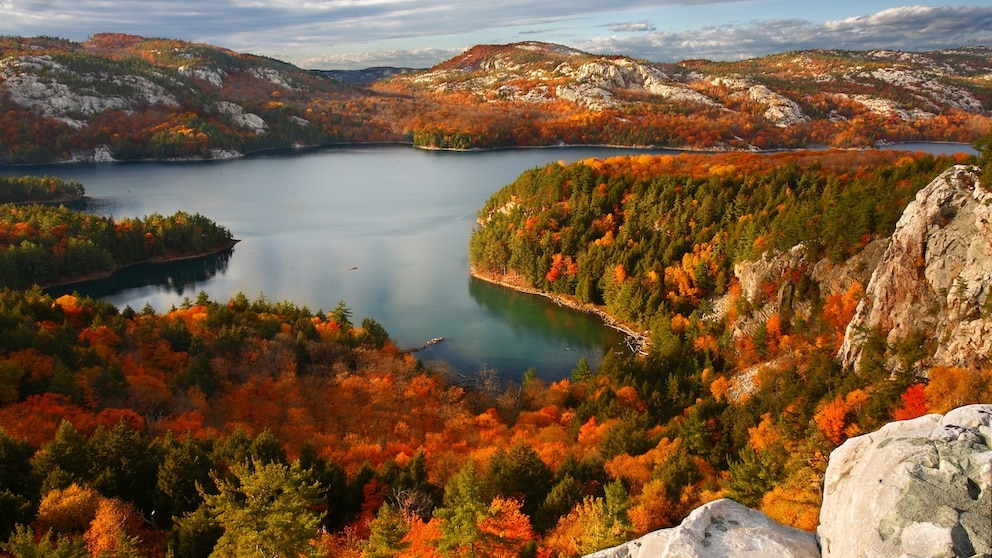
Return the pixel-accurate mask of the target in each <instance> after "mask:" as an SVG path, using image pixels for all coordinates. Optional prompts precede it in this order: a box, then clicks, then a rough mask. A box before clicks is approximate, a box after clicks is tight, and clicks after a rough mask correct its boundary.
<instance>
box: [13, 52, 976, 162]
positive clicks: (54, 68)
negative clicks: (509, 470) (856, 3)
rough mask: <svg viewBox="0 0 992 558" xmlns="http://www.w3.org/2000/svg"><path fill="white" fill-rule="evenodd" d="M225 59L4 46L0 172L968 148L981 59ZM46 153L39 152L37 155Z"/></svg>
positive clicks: (872, 55) (861, 55)
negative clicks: (372, 156) (512, 154)
mask: <svg viewBox="0 0 992 558" xmlns="http://www.w3.org/2000/svg"><path fill="white" fill-rule="evenodd" d="M391 73H392V71H391V70H389V71H383V72H373V71H370V72H365V73H363V74H361V77H360V78H359V80H360V82H361V83H359V84H349V83H346V82H345V81H341V80H337V79H328V78H327V77H323V76H326V75H338V76H339V77H345V76H347V77H348V79H351V78H352V77H354V76H356V75H357V74H333V73H330V74H329V73H327V72H308V71H304V70H301V69H299V68H296V67H293V66H291V65H289V64H286V63H283V62H280V61H277V60H273V59H270V58H263V57H258V56H252V55H247V54H239V53H235V52H232V51H230V50H226V49H223V48H220V47H214V46H210V45H202V44H192V43H185V42H181V41H175V40H168V39H146V38H142V37H135V36H130V35H120V34H101V35H96V36H94V37H93V38H91V39H90V40H88V41H86V42H84V43H74V42H70V41H65V40H59V39H52V38H43V37H42V38H19V37H5V38H2V39H0V102H2V104H3V106H4V107H5V110H4V111H3V114H0V162H3V163H41V162H50V161H67V160H97V161H103V160H130V159H188V158H223V157H236V156H240V155H242V154H246V153H251V152H255V151H259V150H263V149H273V148H283V149H285V148H299V147H309V146H320V145H328V144H334V143H341V142H359V143H361V142H380V141H395V142H408V143H412V144H414V145H417V146H421V147H427V148H445V149H471V148H491V147H506V146H535V145H558V144H589V143H594V144H614V145H630V146H633V145H641V146H643V145H655V146H664V147H678V148H692V149H707V150H714V149H717V150H753V149H770V148H782V147H803V146H808V145H833V146H840V147H857V146H866V145H872V144H875V143H877V142H885V141H907V140H910V141H915V140H931V141H964V142H971V141H973V140H975V139H977V138H978V137H979V136H981V135H982V134H984V133H986V132H987V131H988V130H989V129H990V115H989V109H990V107H992V82H990V78H989V76H990V75H992V50H990V49H988V48H981V47H975V48H962V49H957V50H953V51H939V52H930V53H905V52H892V51H873V52H846V51H808V52H794V53H786V54H780V55H774V56H768V57H764V58H760V59H755V60H748V61H742V62H736V63H716V62H708V61H702V60H694V61H686V62H682V63H679V64H656V63H651V62H647V61H643V60H634V59H630V58H626V57H622V56H598V55H594V54H589V53H584V52H581V51H577V50H574V49H571V48H567V47H563V46H560V45H552V44H546V43H536V42H526V43H515V44H510V45H488V46H477V47H474V48H472V49H470V50H468V51H466V52H465V53H464V54H462V55H460V56H458V57H455V58H453V59H451V60H448V61H446V62H444V63H442V64H439V65H438V66H436V67H434V68H431V69H429V70H423V71H409V72H407V71H404V72H403V73H401V74H399V75H394V76H392V77H383V78H382V79H379V80H378V81H375V82H373V83H370V84H367V85H365V82H367V80H368V79H369V76H377V75H379V76H388V75H389V74H391ZM40 138H45V141H41V140H40Z"/></svg>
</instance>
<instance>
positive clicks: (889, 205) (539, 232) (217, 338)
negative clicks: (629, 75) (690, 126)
mask: <svg viewBox="0 0 992 558" xmlns="http://www.w3.org/2000/svg"><path fill="white" fill-rule="evenodd" d="M988 139H989V138H986V143H985V145H988V141H987V140H988ZM990 155H992V152H988V151H986V152H985V153H984V154H983V157H982V158H980V159H977V160H976V159H974V158H964V157H961V158H956V159H955V158H935V157H931V156H928V155H924V154H921V153H905V152H900V153H896V152H883V151H864V152H853V153H852V152H833V151H822V152H804V153H784V154H777V155H757V154H749V153H722V154H711V155H702V154H693V155H690V154H685V155H680V156H667V155H644V156H636V157H618V158H611V159H608V160H605V161H604V160H587V161H581V162H578V163H575V164H569V165H565V164H557V163H555V164H551V165H548V166H546V167H543V168H538V169H534V170H532V171H528V172H526V173H524V174H523V175H522V176H521V177H520V179H519V180H518V181H516V182H515V183H514V184H511V185H509V186H508V187H507V188H506V189H504V190H503V191H501V192H498V193H497V194H495V195H494V197H493V199H492V200H490V202H489V203H488V204H487V205H486V207H485V208H483V210H481V211H480V214H479V223H480V224H479V232H478V233H476V235H475V236H474V238H473V242H472V249H471V250H472V254H471V257H472V261H473V263H474V264H475V265H476V266H477V267H478V266H479V265H488V264H487V263H486V262H490V263H492V262H495V264H494V265H495V268H494V269H489V273H491V274H495V273H504V272H506V273H507V274H509V273H511V272H513V273H514V275H515V276H516V277H517V278H518V279H520V280H526V279H527V278H528V277H530V275H531V274H532V273H533V274H534V276H535V277H536V282H535V283H534V285H536V286H538V287H539V288H540V289H542V290H548V291H551V292H554V293H556V296H562V297H566V296H567V297H569V298H570V299H572V300H579V301H586V302H583V304H595V303H600V304H603V303H605V307H606V308H607V309H609V310H610V312H615V313H616V314H617V315H618V316H622V317H623V318H624V319H628V320H630V321H631V323H632V324H633V325H634V326H635V327H643V325H642V324H643V323H647V325H648V327H649V331H647V332H646V335H647V336H648V337H650V339H651V341H652V343H651V346H650V347H649V350H648V354H647V355H646V356H645V357H643V358H641V357H635V356H633V355H630V354H627V353H624V352H618V351H614V352H610V353H609V354H607V355H606V356H605V358H604V361H603V363H602V365H601V367H600V368H599V369H598V370H592V369H590V368H589V367H588V365H586V364H585V363H583V362H579V363H577V365H576V368H575V370H573V373H572V376H571V378H568V379H563V380H560V381H556V382H552V383H545V382H543V381H542V380H540V379H538V378H536V377H533V376H531V375H525V376H524V378H523V379H522V381H521V382H520V383H508V384H506V385H494V383H493V382H492V381H491V378H487V377H486V376H485V375H483V374H480V376H479V378H477V379H476V381H475V382H474V383H471V384H468V385H454V384H453V383H452V378H450V377H447V376H446V375H445V374H444V373H443V372H440V371H437V370H432V369H430V368H429V367H426V366H425V365H424V364H423V363H420V362H417V361H416V359H415V358H414V357H413V355H411V354H408V353H403V352H401V351H398V350H397V348H396V347H395V345H394V344H393V343H392V342H391V341H390V340H389V336H388V333H387V332H386V330H385V329H384V328H383V327H382V326H381V325H379V324H378V323H376V322H375V321H373V320H370V319H365V320H363V321H362V323H361V324H360V325H358V324H355V323H353V322H352V317H351V312H350V310H349V309H348V308H347V306H346V305H345V304H344V303H343V302H342V303H340V304H339V305H338V306H337V307H336V308H334V309H333V310H332V311H330V312H326V313H325V312H324V311H322V310H318V311H316V312H312V311H311V310H309V309H307V308H300V307H298V306H295V305H294V304H292V303H290V302H278V303H274V302H271V301H268V300H266V299H265V298H264V297H263V296H261V295H260V296H259V297H258V298H257V299H256V300H253V301H252V300H249V299H248V298H247V297H245V296H244V295H238V296H236V297H234V298H232V299H231V300H229V301H226V302H217V301H211V300H210V299H209V297H208V296H207V295H206V294H204V293H201V294H200V295H199V296H198V297H197V298H196V300H189V299H188V300H186V301H185V302H184V303H183V304H182V305H180V307H179V308H173V309H170V310H169V311H167V312H164V313H161V314H157V313H155V312H154V310H153V309H151V308H150V307H147V308H145V309H143V310H141V311H140V312H136V311H135V310H134V309H131V308H124V309H117V308H114V307H112V306H110V305H109V304H105V303H101V302H97V301H94V300H90V299H85V298H81V297H77V296H63V297H58V298H52V297H51V296H48V295H45V294H43V293H41V292H40V291H38V290H37V289H30V290H22V291H14V290H7V289H4V290H0V541H4V540H5V541H6V542H0V549H2V551H3V552H7V553H9V554H11V555H14V556H33V555H39V554H45V553H51V552H55V549H58V552H59V555H63V556H73V557H79V558H84V557H87V556H99V555H101V553H102V552H107V551H108V549H114V552H116V553H118V554H120V555H127V556H164V555H169V554H170V553H171V554H174V555H177V556H178V555H182V556H209V555H211V554H212V553H214V552H221V551H222V550H224V549H241V550H240V551H237V552H249V551H250V552H256V551H258V549H262V550H263V551H265V552H266V553H268V554H273V555H274V554H282V555H299V554H302V555H306V556H340V557H353V558H359V557H363V556H381V555H386V556H398V557H411V558H412V557H417V558H423V557H440V556H447V555H452V554H454V555H470V554H471V553H473V552H475V553H476V555H487V556H519V555H524V556H534V555H538V556H558V557H577V556H581V555H583V554H588V553H591V552H594V551H597V550H600V549H604V548H607V547H611V546H614V545H618V544H621V543H624V541H627V540H629V539H632V538H634V537H637V536H640V535H643V534H645V533H648V532H651V531H654V530H656V529H659V528H663V527H670V526H674V525H677V524H678V523H679V522H680V521H682V520H683V518H686V517H687V516H689V517H698V516H699V514H696V513H693V510H695V509H696V508H698V507H699V506H704V505H706V504H707V503H709V502H714V501H719V500H720V499H721V498H724V497H729V498H732V499H734V500H736V501H738V502H740V503H741V504H744V505H747V506H751V507H754V508H757V509H759V510H760V511H761V512H763V513H764V514H766V515H767V516H768V517H770V518H771V519H774V520H775V521H778V522H780V523H783V524H786V525H789V526H792V527H797V528H800V529H802V530H805V531H812V530H814V529H816V528H817V525H818V524H819V523H820V511H821V504H822V503H824V501H825V500H824V493H823V487H824V483H825V481H826V480H828V479H829V477H828V476H827V473H828V468H827V466H828V460H827V458H828V456H829V455H831V453H832V452H834V450H836V449H837V448H838V447H840V446H841V445H842V444H844V443H845V440H848V439H850V438H853V437H856V436H857V435H859V434H862V433H865V432H870V431H872V430H875V429H878V428H880V427H883V425H884V424H886V423H887V422H889V421H891V420H893V419H911V418H914V417H920V416H921V415H924V414H926V413H930V412H934V413H944V412H947V411H949V410H951V409H952V408H954V407H957V406H961V405H966V404H969V403H978V402H986V403H987V402H988V401H990V400H992V392H990V386H992V369H990V368H989V366H988V360H987V357H988V355H987V349H983V348H981V346H979V347H976V348H975V350H977V351H979V352H980V353H982V354H980V355H979V356H980V357H981V358H972V359H970V361H968V362H957V361H949V360H942V358H943V357H941V353H940V352H939V351H937V350H931V349H938V348H939V347H940V346H941V345H942V344H943V343H945V342H946V343H962V342H964V343H966V342H967V340H968V339H969V338H970V337H969V336H970V335H972V334H973V333H974V332H976V331H977V332H979V335H981V332H984V331H986V330H987V324H988V323H989V294H988V293H989V292H990V291H992V277H989V275H988V269H989V266H988V265H987V264H986V263H984V262H985V261H984V260H982V259H981V258H978V257H977V256H976V255H980V254H988V253H992V237H990V235H989V231H988V226H987V223H988V218H987V213H988V207H987V204H986V203H985V202H984V200H985V199H986V198H987V197H988V192H987V190H986V187H985V186H984V185H983V184H984V182H983V181H984V180H985V178H984V177H985V176H988V169H989V157H990ZM976 162H978V163H980V164H982V165H985V170H986V172H985V174H984V175H982V174H980V172H979V171H980V169H979V168H978V167H976V166H973V165H972V164H970V163H976ZM971 200H973V202H972V201H971ZM714 204H717V205H714ZM714 207H728V208H730V210H728V211H716V210H714ZM971 225H976V227H974V228H973V227H972V226H971ZM14 230H17V227H16V226H15V227H14ZM917 233H919V234H917ZM936 239H941V240H940V242H939V243H940V244H941V245H943V246H945V247H946V248H947V251H948V253H954V254H964V255H965V256H967V257H965V258H964V261H963V262H962V265H961V266H958V265H956V264H955V266H954V269H950V270H943V271H945V272H946V273H940V271H941V270H940V269H938V267H939V266H938V265H937V263H936V262H934V261H930V260H928V259H927V258H925V257H924V258H922V259H921V260H919V261H917V254H916V253H914V252H913V251H912V250H907V249H906V248H912V247H913V246H919V245H920V244H921V243H922V244H924V245H931V246H935V245H936V244H937V242H936ZM504 241H505V244H501V242H504ZM968 255H972V256H976V257H974V258H972V257H970V256H968ZM480 258H481V259H480ZM499 258H504V259H503V260H500V259H499ZM500 262H504V263H505V265H501V264H500ZM972 264H973V265H972ZM525 265H527V266H530V267H532V268H533V269H529V268H528V269H523V266H525ZM518 266H519V267H520V270H519V271H518V270H517V269H516V268H517V267H518ZM597 266H599V267H597ZM920 266H922V267H920ZM906 268H908V269H917V270H918V271H919V273H917V274H915V275H914V276H913V277H911V278H910V279H911V281H910V282H909V283H906V282H903V283H901V284H900V286H899V288H896V289H892V288H890V287H886V286H885V282H883V281H881V280H880V279H875V278H874V277H882V276H891V275H892V274H891V273H889V272H887V271H886V270H898V269H906ZM595 269H602V270H603V271H602V275H601V276H600V277H599V278H598V280H592V279H593V278H592V277H591V276H590V277H589V279H588V280H585V279H583V280H580V279H581V276H582V275H583V274H586V275H591V274H593V270H595ZM955 273H957V275H956V276H955ZM949 278H950V279H949ZM907 280H909V279H907ZM949 280H953V281H956V282H957V283H958V286H956V287H955V288H951V289H949V290H948V291H947V292H939V293H937V294H939V296H938V297H937V298H914V297H915V295H914V294H913V293H917V292H920V291H921V290H923V289H927V288H931V289H932V288H934V287H936V288H937V289H938V290H940V288H939V286H940V285H942V284H946V283H947V281H949ZM962 281H967V286H964V287H962V286H960V283H961V282H962ZM866 285H867V286H866ZM869 301H871V304H870V306H871V309H872V310H873V311H874V312H877V313H879V314H881V315H882V316H886V315H892V316H896V315H897V314H898V313H901V312H902V310H901V308H902V307H903V305H904V304H907V303H908V304H909V306H910V307H911V310H910V312H916V314H917V315H925V316H927V319H929V320H932V321H931V322H925V323H927V324H931V323H932V324H933V325H934V327H933V328H931V329H928V330H926V331H922V332H921V331H915V332H914V331H909V332H907V333H906V334H905V335H904V334H902V333H899V334H898V335H896V336H894V337H891V338H888V337H886V336H885V333H886V332H885V331H884V330H883V329H882V328H883V327H887V326H884V324H883V325H878V324H876V323H874V322H872V321H871V320H872V318H871V314H870V313H868V312H867V311H865V310H862V307H863V306H865V307H867V306H868V305H869ZM920 305H924V306H925V307H921V306H920ZM893 309H899V312H895V311H893ZM928 312H929V313H928ZM856 316H863V319H864V320H865V321H864V323H865V327H864V328H857V329H858V331H857V333H858V335H864V337H861V338H859V339H858V346H859V348H860V351H861V353H860V355H861V356H860V358H859V361H860V364H859V365H858V366H856V367H848V368H845V367H844V366H842V363H841V361H840V360H839V359H838V354H839V352H840V350H841V347H843V346H844V345H845V343H846V342H848V341H849V336H848V335H847V334H846V330H847V329H848V328H849V324H851V323H852V320H853V319H855V317H856ZM958 326H963V327H958ZM928 327H929V326H928ZM983 328H984V329H983ZM931 334H932V335H933V337H927V336H928V335H931ZM921 335H922V337H921ZM983 351H984V352H983ZM411 402H415V404H413V405H411ZM955 436H957V435H956V434H955ZM867 438H869V439H870V438H871V437H870V436H869V437H867ZM955 439H956V438H955ZM880 445H883V444H880ZM891 446H892V447H895V446H896V444H891ZM901 446H912V447H919V444H915V443H905V444H901ZM890 449H892V448H891V447H890ZM852 463H853V461H852ZM897 469H898V468H897ZM898 470H900V471H904V469H898ZM938 473H940V472H938ZM872 474H875V473H874V472H873V473H872ZM937 477H938V480H939V479H944V478H946V475H945V474H943V473H940V474H938V475H937ZM874 478H875V477H873V476H872V477H870V478H869V481H872V480H873V479H874ZM983 478H984V477H983ZM150 479H154V482H149V480H150ZM981 482H983V483H984V482H985V481H984V480H983V481H981ZM959 484H960V486H964V487H965V489H962V490H959V492H961V493H963V494H965V496H968V497H972V498H975V500H976V502H977V501H979V500H978V497H977V496H973V495H972V493H973V492H975V490H973V489H972V488H971V485H970V484H967V483H959ZM982 486H984V484H983V485H982ZM976 490H979V491H984V490H985V489H984V488H979V489H976ZM855 492H859V493H860V492H863V491H859V490H857V489H856V490H855ZM982 494H984V495H982ZM982 494H979V496H981V497H982V498H986V499H987V493H986V492H982ZM249 495H251V496H253V497H249ZM982 501H985V500H982ZM977 505H978V504H976V506H977ZM704 509H706V508H704ZM827 509H834V510H835V508H830V507H828V508H827ZM152 512H154V514H153V513H152ZM748 513H749V514H750V512H748ZM831 513H833V512H831ZM914 513H916V512H914ZM977 513H978V517H979V518H981V510H978V512H977ZM690 514H691V515H690ZM704 515H705V514H704ZM906 517H907V518H908V519H907V521H909V522H910V523H913V522H916V523H918V521H917V520H915V519H912V517H916V516H915V515H914V516H912V517H910V516H906ZM968 521H969V523H968V524H969V525H970V524H971V523H970V522H971V521H972V520H970V519H969V520H968ZM286 525H292V526H293V527H292V528H287V527H286ZM885 525H887V524H886V523H885V522H884V521H883V522H882V523H881V524H880V528H882V527H885ZM909 526H910V527H911V525H909ZM902 527H907V526H906V525H903V524H902V523H900V528H902ZM714 529H718V527H714ZM907 529H908V527H907ZM909 530H910V531H911V529H909ZM841 532H843V531H841ZM260 534H261V538H259V535H260ZM979 535H980V534H979ZM806 538H810V536H809V535H806ZM975 540H978V539H977V538H976V539H975ZM246 549H247V550H246ZM231 552H236V550H231Z"/></svg>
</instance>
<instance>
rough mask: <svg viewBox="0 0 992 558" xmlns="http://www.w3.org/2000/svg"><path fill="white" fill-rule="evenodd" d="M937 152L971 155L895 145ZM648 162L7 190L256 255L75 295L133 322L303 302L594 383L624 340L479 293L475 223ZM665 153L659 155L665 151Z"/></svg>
mask: <svg viewBox="0 0 992 558" xmlns="http://www.w3.org/2000/svg"><path fill="white" fill-rule="evenodd" d="M892 147H896V148H901V149H911V150H914V151H915V150H922V151H929V152H932V153H945V152H946V153H949V152H954V151H962V150H965V151H968V149H967V146H961V145H957V144H905V145H900V146H892ZM642 152H644V151H637V150H629V149H609V148H591V147H590V148H547V149H523V150H506V151H486V152H469V153H454V152H443V151H424V150H419V149H413V148H410V147H405V146H388V147H355V148H331V149H325V150H320V151H310V152H301V153H280V154H278V155H268V156H253V157H249V158H246V159H239V160H231V161H212V162H196V163H152V162H146V163H115V164H88V165H57V166H55V165H53V166H44V167H24V168H11V167H0V174H5V175H20V174H34V175H50V176H60V177H63V178H66V179H73V180H77V181H79V182H81V183H82V184H83V185H84V186H85V187H86V193H87V195H88V197H89V198H90V199H89V202H88V204H87V209H88V210H89V211H93V212H95V213H99V214H103V215H113V216H115V217H132V216H137V217H140V216H144V215H147V214H150V213H153V212H158V213H161V214H163V215H169V214H172V213H174V212H175V211H177V210H180V209H182V210H185V211H189V212H199V213H202V214H203V215H205V216H207V217H209V218H211V219H213V220H215V221H217V222H218V223H220V224H222V225H224V226H226V227H228V228H229V229H230V230H231V232H232V233H233V234H234V236H235V237H236V238H238V239H240V240H241V242H240V243H238V244H237V246H236V247H235V248H234V250H233V252H232V253H230V254H225V255H222V256H219V257H213V258H207V259H203V260H197V261H191V262H181V263H176V264H170V265H168V266H154V267H143V268H137V269H133V270H129V271H127V272H125V273H122V274H120V275H119V276H117V277H115V278H114V279H112V280H110V281H105V282H101V283H97V284H90V285H85V286H77V287H76V289H77V290H79V291H80V292H81V293H83V294H89V295H91V296H96V297H100V298H103V299H105V300H107V301H109V302H111V303H113V304H115V305H117V306H118V307H120V308H123V307H124V306H126V305H129V306H131V307H132V308H134V309H135V310H141V309H142V308H143V307H144V306H145V305H146V304H150V305H151V306H152V307H153V308H155V309H156V310H158V311H166V310H168V309H169V308H170V307H172V306H178V305H180V304H182V303H183V301H184V299H186V298H189V299H193V300H195V299H196V297H197V295H198V293H199V292H200V291H204V292H206V293H207V294H208V295H209V296H210V298H211V299H213V300H217V301H226V300H228V299H229V298H231V297H233V296H234V295H236V294H237V293H239V292H241V293H244V294H245V295H246V296H247V297H248V298H249V299H252V300H253V299H255V298H257V297H259V296H263V295H264V296H265V298H266V299H268V300H270V301H283V300H287V301H291V302H294V303H296V304H297V305H300V306H307V307H308V308H310V309H311V310H313V311H317V310H324V311H328V312H329V311H331V310H333V309H334V307H335V306H337V304H338V302H339V301H342V300H343V301H344V302H345V304H346V305H347V306H348V307H349V308H350V309H351V310H352V314H353V321H354V322H355V323H356V324H357V323H360V322H361V320H362V318H364V317H370V318H372V319H374V320H376V321H377V322H379V323H380V324H381V325H382V326H383V327H385V328H386V330H387V331H388V332H389V333H390V335H391V336H392V338H393V339H394V340H395V341H396V343H397V344H398V345H399V346H400V347H401V348H411V347H418V346H422V345H424V344H425V343H427V341H428V340H430V339H432V338H435V337H443V338H444V339H445V340H444V342H442V343H439V344H437V345H433V346H431V347H430V348H428V349H426V350H423V351H421V352H419V353H417V355H418V357H419V358H421V359H422V360H424V361H425V362H444V363H447V365H449V366H450V367H451V368H452V369H453V371H454V372H456V373H458V374H462V375H466V376H472V375H474V374H476V373H477V372H478V371H479V370H482V369H494V370H496V371H497V372H498V373H499V375H500V377H502V378H504V379H509V380H519V379H520V378H521V375H522V373H523V372H524V371H525V370H526V369H528V368H530V367H534V368H535V369H536V370H537V372H538V376H540V377H542V378H544V379H548V380H552V379H559V378H562V377H567V376H568V375H569V374H570V372H571V370H572V369H573V368H574V367H575V365H576V363H577V362H578V360H579V359H580V358H583V357H584V358H586V359H587V360H588V361H589V363H590V364H591V365H592V366H593V367H594V368H595V367H596V366H597V365H598V363H599V362H600V361H601V360H602V356H603V355H604V354H605V352H606V351H608V350H611V349H615V350H623V347H624V343H623V341H624V339H623V336H622V335H621V334H620V333H618V332H616V331H614V330H612V329H609V328H607V327H605V326H604V325H603V324H602V322H600V320H599V319H598V318H596V317H594V316H591V315H587V314H583V313H579V312H575V311H572V310H568V309H565V308H562V307H559V306H558V305H556V304H554V303H553V302H551V301H549V300H547V299H545V298H542V297H537V296H531V295H524V294H520V293H517V292H514V291H511V290H508V289H505V288H502V287H497V286H494V285H490V284H488V283H485V282H482V281H479V280H477V279H473V278H471V277H470V276H469V273H468V257H467V247H468V238H469V234H470V232H471V230H472V228H473V227H474V226H475V219H476V211H477V210H478V209H479V208H481V207H482V205H483V204H484V203H485V202H486V200H487V199H488V198H489V196H490V195H492V194H493V193H494V192H495V191H496V190H498V189H499V188H501V187H502V186H504V185H505V184H508V183H510V182H512V181H513V180H514V179H516V178H517V176H519V175H520V173H521V172H523V171H524V170H526V169H529V168H533V167H535V166H540V165H544V164H546V163H548V162H552V161H558V160H563V161H568V162H573V161H577V160H580V159H585V158H589V157H601V158H602V157H609V156H613V155H621V154H635V153H642ZM657 152H660V151H657Z"/></svg>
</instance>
